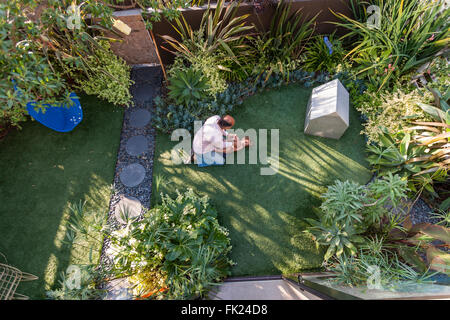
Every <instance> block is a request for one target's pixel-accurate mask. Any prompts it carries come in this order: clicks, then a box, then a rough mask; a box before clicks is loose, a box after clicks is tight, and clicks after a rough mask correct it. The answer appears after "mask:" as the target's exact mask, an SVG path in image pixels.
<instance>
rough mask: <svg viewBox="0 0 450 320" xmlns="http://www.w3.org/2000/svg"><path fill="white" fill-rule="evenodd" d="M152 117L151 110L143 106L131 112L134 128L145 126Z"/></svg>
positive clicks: (131, 122) (131, 121)
mask: <svg viewBox="0 0 450 320" xmlns="http://www.w3.org/2000/svg"><path fill="white" fill-rule="evenodd" d="M151 117H152V115H151V113H150V111H148V110H146V109H143V108H138V109H135V110H133V112H132V113H131V114H130V125H131V126H132V127H134V128H143V127H145V126H146V125H147V124H148V123H149V122H150V119H151Z"/></svg>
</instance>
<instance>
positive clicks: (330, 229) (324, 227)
mask: <svg viewBox="0 0 450 320" xmlns="http://www.w3.org/2000/svg"><path fill="white" fill-rule="evenodd" d="M406 190H407V188H406V181H404V180H402V179H401V178H400V177H399V176H397V175H395V176H394V175H391V174H389V175H388V176H387V177H385V178H382V179H376V180H375V181H374V182H372V183H371V184H369V185H368V186H362V185H359V184H358V183H355V182H351V181H344V182H342V181H339V180H337V181H336V182H335V183H334V185H331V186H329V187H328V190H327V192H325V193H324V194H323V195H322V198H324V199H325V200H324V202H322V205H321V206H320V209H321V213H320V215H319V217H318V218H319V219H318V220H315V219H310V218H307V219H306V221H307V222H308V223H309V224H310V227H309V228H307V230H306V232H307V233H310V234H312V235H313V239H314V240H315V241H316V242H317V244H320V245H324V246H327V251H326V253H325V257H324V260H325V261H328V260H329V259H330V258H331V257H333V256H337V257H339V256H341V255H342V254H343V253H344V252H346V254H349V255H355V254H356V253H357V247H358V246H360V245H362V244H364V242H365V241H364V238H363V235H364V234H366V233H370V232H373V230H374V231H376V232H378V233H385V234H387V233H388V232H390V231H391V230H392V229H394V228H397V227H398V226H399V223H400V222H401V221H399V220H398V216H399V213H398V212H395V211H394V210H392V208H394V209H397V207H398V204H399V201H400V200H401V199H402V198H404V197H405V196H406ZM397 211H398V210H397ZM400 214H401V211H400ZM392 222H394V223H392Z"/></svg>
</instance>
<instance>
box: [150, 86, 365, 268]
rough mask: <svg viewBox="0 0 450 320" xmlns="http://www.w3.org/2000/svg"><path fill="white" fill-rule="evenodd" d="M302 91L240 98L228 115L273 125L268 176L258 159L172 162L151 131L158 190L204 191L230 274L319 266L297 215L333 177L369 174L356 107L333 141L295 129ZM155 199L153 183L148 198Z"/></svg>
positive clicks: (307, 210) (315, 202)
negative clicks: (223, 239) (276, 139)
mask: <svg viewBox="0 0 450 320" xmlns="http://www.w3.org/2000/svg"><path fill="white" fill-rule="evenodd" d="M309 94H310V90H308V89H304V88H302V87H300V86H296V85H290V86H287V87H284V88H281V89H278V90H272V91H268V92H264V93H261V94H259V95H255V96H253V97H250V98H248V99H247V100H246V101H245V102H244V104H243V105H242V107H240V108H239V110H236V111H235V113H234V114H233V116H234V117H235V119H236V127H237V128H242V129H244V130H246V129H249V128H254V129H256V130H258V129H269V130H270V129H279V132H280V146H279V171H278V173H277V174H275V175H272V176H261V175H260V169H261V168H262V167H264V165H262V164H256V165H250V164H243V165H231V164H230V165H225V166H213V167H205V168H198V167H197V166H194V165H179V166H177V165H174V164H173V163H172V162H171V159H170V150H171V148H173V147H174V146H175V145H176V143H177V142H171V141H170V139H169V137H167V136H164V135H162V134H160V135H158V136H157V141H156V151H155V159H154V169H153V173H154V175H161V176H164V177H165V181H166V182H167V183H168V187H166V188H162V189H161V190H159V192H161V191H162V192H168V193H170V194H173V193H174V192H175V190H176V189H178V190H180V191H182V190H184V189H186V188H188V187H192V188H193V189H194V190H195V191H197V192H198V193H201V194H206V195H208V196H209V197H210V199H211V203H212V204H213V205H214V206H215V207H216V209H217V211H218V213H219V217H218V218H219V221H220V223H221V224H222V225H223V226H225V227H226V228H228V230H229V231H230V237H231V242H232V245H233V250H232V253H231V259H232V260H234V261H235V262H237V265H236V266H235V267H234V268H233V270H232V273H233V275H236V276H237V275H239V276H243V275H268V274H280V273H291V272H298V271H300V270H302V269H312V268H317V267H319V266H320V265H321V262H322V255H323V252H322V251H321V250H320V248H316V246H315V243H314V242H313V241H312V239H310V238H309V236H307V235H306V234H305V233H303V230H304V229H305V224H304V221H303V219H304V218H305V217H312V216H313V210H315V208H317V207H318V206H320V203H321V199H320V195H321V194H322V193H323V192H325V191H326V187H327V186H328V185H329V184H331V183H333V182H334V180H336V179H340V180H346V179H352V180H355V181H357V182H360V183H365V182H367V181H368V180H369V178H370V172H369V170H368V169H367V163H366V160H365V152H364V148H365V143H364V140H363V138H362V136H361V135H360V134H359V132H360V130H361V124H360V123H359V119H358V115H357V113H356V111H354V110H351V114H350V123H351V125H350V127H349V129H348V130H347V131H346V133H345V134H344V136H343V137H342V138H341V139H340V140H331V139H325V138H319V137H313V136H306V135H304V134H303V124H304V118H305V113H306V103H307V101H308V98H309ZM269 145H270V144H269ZM247 152H248V151H247ZM268 154H269V155H270V150H269V151H268ZM247 159H248V155H247ZM157 199H159V195H156V190H153V199H152V200H153V201H152V203H153V204H154V203H155V201H157Z"/></svg>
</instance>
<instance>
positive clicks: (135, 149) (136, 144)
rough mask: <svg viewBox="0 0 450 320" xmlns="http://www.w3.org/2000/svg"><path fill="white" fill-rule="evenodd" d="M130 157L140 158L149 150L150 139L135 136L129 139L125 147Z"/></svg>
mask: <svg viewBox="0 0 450 320" xmlns="http://www.w3.org/2000/svg"><path fill="white" fill-rule="evenodd" d="M125 149H126V150H127V153H128V154H129V155H130V156H139V155H141V154H143V153H146V152H147V150H148V139H147V138H146V137H145V136H141V135H139V136H134V137H131V138H130V139H128V141H127V144H126V146H125Z"/></svg>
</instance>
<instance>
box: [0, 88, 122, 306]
mask: <svg viewBox="0 0 450 320" xmlns="http://www.w3.org/2000/svg"><path fill="white" fill-rule="evenodd" d="M81 105H82V107H83V113H84V119H83V121H82V122H81V123H80V124H79V125H78V126H77V127H76V128H75V129H74V130H73V131H72V132H70V133H58V132H54V131H52V130H50V129H48V128H46V127H44V126H43V125H41V124H40V123H38V122H36V121H28V122H26V123H24V124H23V129H22V130H20V131H15V132H11V133H9V135H8V136H6V137H5V139H3V141H0V203H1V206H0V252H1V253H3V254H4V255H5V256H6V258H7V260H8V263H9V264H11V265H13V266H15V267H17V268H19V269H20V270H22V271H24V272H29V273H32V274H34V275H36V276H38V277H39V280H37V281H33V282H29V283H22V284H20V285H19V288H18V290H17V291H18V292H20V293H22V294H25V295H28V296H30V297H31V298H34V299H39V298H45V290H46V289H49V288H51V287H52V286H53V285H55V284H57V281H58V280H59V272H60V271H64V270H65V269H66V268H67V267H68V266H69V265H70V264H71V263H74V262H82V263H86V262H88V261H89V259H88V254H87V251H84V250H80V249H75V248H70V247H68V246H65V245H64V244H63V243H62V241H61V240H62V239H63V238H64V236H65V230H66V224H67V219H68V216H69V210H68V206H69V203H75V202H78V201H79V200H82V201H85V200H86V201H87V203H86V206H87V208H88V209H93V210H96V211H100V210H102V211H103V212H105V211H107V210H108V206H109V199H110V195H111V184H112V183H113V177H114V168H115V164H116V159H117V150H118V146H119V142H120V132H121V128H122V119H123V109H122V108H119V107H115V106H113V105H111V104H108V103H106V102H104V101H100V100H98V99H96V98H94V97H90V96H82V98H81ZM95 247H96V248H99V244H97V245H96V246H95ZM94 259H95V255H94ZM97 259H98V253H97ZM3 260H4V259H3V257H0V262H4V261H3Z"/></svg>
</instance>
